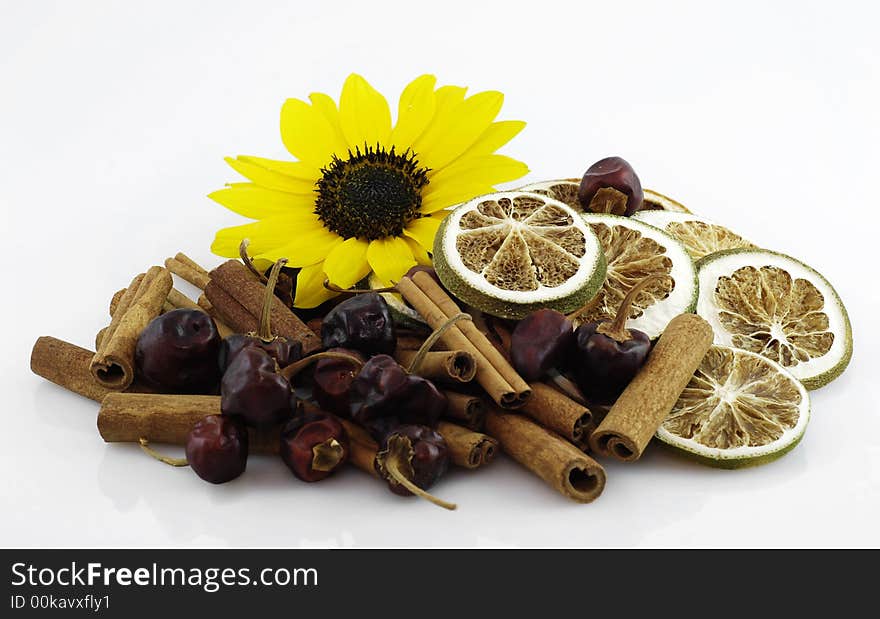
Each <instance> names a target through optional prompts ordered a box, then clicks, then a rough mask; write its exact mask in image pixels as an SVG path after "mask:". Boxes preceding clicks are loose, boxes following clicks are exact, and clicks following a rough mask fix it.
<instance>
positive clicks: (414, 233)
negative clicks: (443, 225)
mask: <svg viewBox="0 0 880 619" xmlns="http://www.w3.org/2000/svg"><path fill="white" fill-rule="evenodd" d="M439 227H440V220H439V219H434V218H433V217H420V218H418V219H414V220H413V221H411V222H410V223H409V225H408V226H407V227H406V228H405V229H404V231H403V233H404V234H405V235H406V236H408V237H409V238H411V239H415V240H416V241H418V242H419V245H421V246H422V247H424V248H425V249H426V250H428V251H433V248H434V236H436V234H437V228H439Z"/></svg>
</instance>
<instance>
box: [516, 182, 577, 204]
mask: <svg viewBox="0 0 880 619" xmlns="http://www.w3.org/2000/svg"><path fill="white" fill-rule="evenodd" d="M580 186H581V182H580V180H578V179H576V178H563V179H559V180H555V181H541V182H539V183H532V184H531V185H525V186H524V187H520V188H518V189H517V191H528V192H531V193H539V194H541V195H542V196H549V197H551V198H553V199H554V200H559V201H560V202H562V203H563V204H567V205H568V206H570V207H571V208H573V209H574V210H576V211H578V212H581V211H583V210H584V207H583V206H581V203H580V202H578V189H579V188H580Z"/></svg>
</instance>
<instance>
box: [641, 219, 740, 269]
mask: <svg viewBox="0 0 880 619" xmlns="http://www.w3.org/2000/svg"><path fill="white" fill-rule="evenodd" d="M633 217H635V218H636V219H638V220H639V221H644V222H645V223H648V224H651V225H652V226H657V227H658V228H660V229H661V230H663V231H664V232H666V233H668V234H669V235H670V236H672V237H673V238H676V239H678V240H679V241H681V243H682V245H684V248H685V249H686V250H687V251H688V253H689V254H690V255H691V258H693V259H694V260H699V259H700V258H703V257H705V256H708V255H709V254H714V253H715V252H716V251H724V250H725V249H742V248H753V247H756V245H754V244H753V243H751V242H749V241H747V240H745V239H744V238H743V237H741V236H740V235H738V234H737V233H735V232H732V231H730V230H728V229H727V228H725V227H724V226H719V225H718V224H716V223H713V222H711V221H709V220H708V219H705V218H703V217H700V216H699V215H694V214H692V213H678V212H675V211H639V212H638V213H636V214H635V215H633Z"/></svg>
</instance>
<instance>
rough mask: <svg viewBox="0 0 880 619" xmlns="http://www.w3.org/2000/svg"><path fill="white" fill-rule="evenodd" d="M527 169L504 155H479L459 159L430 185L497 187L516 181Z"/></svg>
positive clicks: (433, 179)
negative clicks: (479, 183)
mask: <svg viewBox="0 0 880 619" xmlns="http://www.w3.org/2000/svg"><path fill="white" fill-rule="evenodd" d="M528 172H529V168H528V166H527V165H526V164H524V163H523V162H522V161H517V160H516V159H512V158H511V157H507V156H505V155H480V156H478V157H465V158H463V159H459V160H458V161H456V162H455V163H453V164H450V165H448V166H446V167H445V168H443V169H442V170H440V171H439V172H437V173H436V174H435V175H434V177H433V178H432V179H431V184H436V185H437V186H438V187H443V186H444V185H446V184H449V185H451V186H457V185H464V184H475V183H478V182H483V183H488V184H490V185H497V184H499V183H506V182H509V181H513V180H516V179H518V178H520V177H522V176H525V175H526V174H528ZM429 186H430V185H429Z"/></svg>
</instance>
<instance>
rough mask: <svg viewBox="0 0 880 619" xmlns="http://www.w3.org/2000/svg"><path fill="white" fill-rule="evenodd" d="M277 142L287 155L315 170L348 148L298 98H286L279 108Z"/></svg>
mask: <svg viewBox="0 0 880 619" xmlns="http://www.w3.org/2000/svg"><path fill="white" fill-rule="evenodd" d="M281 140H282V141H283V142H284V146H285V147H286V148H287V150H288V151H289V152H290V154H291V155H293V156H294V157H296V158H297V159H299V160H301V161H304V162H306V163H308V164H309V165H311V166H313V167H315V168H322V167H324V166H325V165H327V164H328V163H330V160H331V158H332V155H333V153H336V152H346V151H347V149H348V145H347V144H345V143H344V142H340V137H339V135H338V134H337V132H336V130H335V129H334V128H333V127H332V126H331V125H330V123H329V122H327V119H326V118H325V117H324V114H322V113H321V111H320V110H318V109H317V108H316V107H314V106H311V105H309V104H308V103H306V102H305V101H300V100H299V99H288V100H287V101H285V102H284V105H283V106H282V107H281Z"/></svg>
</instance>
